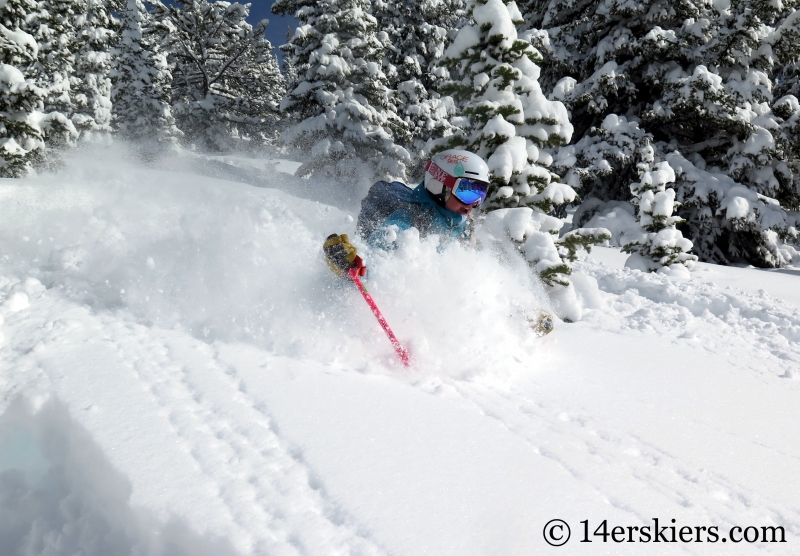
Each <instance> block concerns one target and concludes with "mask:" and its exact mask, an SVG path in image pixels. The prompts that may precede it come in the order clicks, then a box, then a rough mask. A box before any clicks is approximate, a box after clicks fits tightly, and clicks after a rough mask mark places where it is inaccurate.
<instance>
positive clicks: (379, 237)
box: [367, 209, 413, 250]
mask: <svg viewBox="0 0 800 556" xmlns="http://www.w3.org/2000/svg"><path fill="white" fill-rule="evenodd" d="M411 227H413V220H412V218H411V213H410V212H408V211H407V210H405V209H399V210H396V211H394V212H393V213H392V214H390V215H389V216H387V217H386V220H384V221H383V223H382V224H381V225H380V226H378V228H377V229H376V230H375V231H374V232H372V234H370V236H369V237H368V238H367V245H369V246H370V247H377V248H379V249H384V250H389V249H394V248H395V247H396V245H395V244H394V242H395V239H397V234H398V233H400V232H403V231H405V230H408V229H409V228H411Z"/></svg>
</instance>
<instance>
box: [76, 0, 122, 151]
mask: <svg viewBox="0 0 800 556" xmlns="http://www.w3.org/2000/svg"><path fill="white" fill-rule="evenodd" d="M120 2H121V0H79V3H80V5H81V7H82V10H81V12H80V13H78V18H77V22H76V29H77V34H78V50H77V53H76V55H75V74H74V76H75V79H76V82H75V87H74V88H73V90H74V99H75V108H74V111H73V112H72V114H71V119H72V121H73V123H74V124H75V127H76V128H77V129H78V130H79V131H80V132H81V133H82V134H83V135H84V136H91V135H94V134H97V133H104V132H110V131H111V130H112V128H111V107H112V104H111V69H112V59H111V48H112V46H113V45H114V41H115V39H116V33H115V30H114V25H115V22H114V21H113V20H112V18H111V12H113V11H114V10H116V9H118V8H120V7H121V6H120V5H119V4H120Z"/></svg>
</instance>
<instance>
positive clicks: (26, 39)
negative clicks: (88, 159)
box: [0, 0, 74, 177]
mask: <svg viewBox="0 0 800 556" xmlns="http://www.w3.org/2000/svg"><path fill="white" fill-rule="evenodd" d="M36 11H37V6H36V3H35V2H33V0H6V1H5V2H3V3H2V5H0V176H2V177H20V176H23V175H25V174H27V173H28V172H29V171H30V170H31V168H32V167H33V166H34V165H35V164H38V163H42V162H43V161H44V138H43V130H47V129H51V130H53V129H55V128H56V127H58V128H59V129H68V128H69V124H68V122H66V121H65V119H64V117H63V116H62V115H61V114H57V113H56V114H44V113H42V112H41V109H42V100H43V98H44V97H45V94H46V92H45V91H44V90H43V89H41V88H39V87H37V86H36V84H35V83H34V82H33V81H32V80H30V79H26V78H25V75H24V74H23V70H26V69H27V68H28V67H30V66H31V65H32V64H33V63H34V61H35V60H36V56H37V49H38V45H37V44H36V40H35V39H34V37H33V36H31V35H30V34H28V33H26V32H25V31H24V30H23V29H24V25H25V22H26V20H27V18H28V17H29V16H32V15H33V14H35V13H36ZM73 131H74V130H73Z"/></svg>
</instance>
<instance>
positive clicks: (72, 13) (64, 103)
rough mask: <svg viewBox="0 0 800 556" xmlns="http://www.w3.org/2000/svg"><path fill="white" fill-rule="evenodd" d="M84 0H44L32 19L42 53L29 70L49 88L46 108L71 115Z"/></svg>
mask: <svg viewBox="0 0 800 556" xmlns="http://www.w3.org/2000/svg"><path fill="white" fill-rule="evenodd" d="M84 5H85V3H82V2H78V1H76V0H42V1H41V2H39V3H38V10H37V12H36V14H35V17H34V18H33V19H32V21H31V23H30V27H31V29H32V30H35V38H36V42H37V44H38V45H39V53H38V56H37V59H36V61H35V62H34V64H33V65H32V66H31V67H29V68H28V71H27V74H28V76H29V77H31V78H32V79H33V80H34V82H35V83H36V85H37V86H39V87H40V88H42V89H44V90H45V91H46V96H45V98H44V110H45V112H59V113H61V114H63V115H64V116H66V117H68V118H69V117H71V116H72V114H73V112H74V110H75V98H74V96H75V93H74V90H75V88H76V85H77V84H78V83H79V80H78V79H77V77H76V76H75V54H76V52H78V50H79V40H78V35H77V31H76V29H75V24H76V21H77V18H78V14H79V13H82V12H83V8H82V6H84ZM65 139H66V138H65V137H51V138H49V141H50V142H55V143H63V142H64V140H65Z"/></svg>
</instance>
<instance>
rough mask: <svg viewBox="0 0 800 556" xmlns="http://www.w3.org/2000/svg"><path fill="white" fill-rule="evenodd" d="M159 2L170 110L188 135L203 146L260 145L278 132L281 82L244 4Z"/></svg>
mask: <svg viewBox="0 0 800 556" xmlns="http://www.w3.org/2000/svg"><path fill="white" fill-rule="evenodd" d="M175 4H176V5H174V6H164V5H157V6H156V10H155V12H154V17H155V19H156V21H158V22H159V27H160V31H161V33H162V37H163V45H164V47H165V48H166V49H167V50H168V52H169V55H168V59H169V61H170V64H171V66H172V68H173V69H172V77H173V81H172V96H173V114H174V116H175V120H176V122H177V124H178V127H179V128H180V130H181V131H182V132H183V133H184V134H185V135H186V139H187V141H189V142H191V143H195V144H196V145H197V146H198V147H200V148H202V149H206V150H212V151H213V150H227V149H230V148H232V147H234V146H242V143H243V142H250V143H251V144H253V143H255V144H261V143H264V142H267V141H270V140H271V139H272V137H273V136H274V135H275V133H276V132H277V125H278V105H279V103H280V99H281V98H282V97H283V93H284V89H285V80H284V78H283V75H282V74H281V73H280V70H279V69H278V63H277V60H276V58H275V56H274V54H272V45H271V44H270V42H269V41H268V40H266V39H265V38H264V30H265V29H266V26H267V20H263V21H262V22H261V23H259V24H258V25H256V26H255V27H254V26H252V25H250V24H249V23H247V21H246V20H245V19H246V18H247V16H248V14H249V6H250V5H249V4H244V5H243V4H239V3H230V2H223V1H218V2H209V1H208V0H176V3H175Z"/></svg>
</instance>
